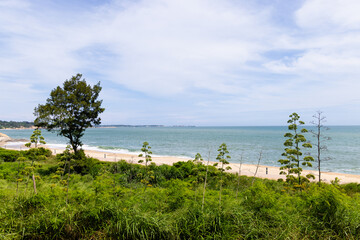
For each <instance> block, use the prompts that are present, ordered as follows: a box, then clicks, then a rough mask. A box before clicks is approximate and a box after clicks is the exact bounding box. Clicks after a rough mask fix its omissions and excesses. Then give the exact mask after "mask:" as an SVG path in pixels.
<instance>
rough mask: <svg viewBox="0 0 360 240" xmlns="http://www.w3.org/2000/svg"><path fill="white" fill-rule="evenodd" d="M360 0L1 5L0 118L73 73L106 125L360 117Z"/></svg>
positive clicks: (19, 1) (12, 115)
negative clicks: (97, 86) (92, 88)
mask: <svg viewBox="0 0 360 240" xmlns="http://www.w3.org/2000/svg"><path fill="white" fill-rule="evenodd" d="M359 11H360V1H358V0H341V1H340V0H293V1H288V0H273V1H266V0H257V1H247V0H206V1H205V0H137V1H127V0H118V1H116V0H114V1H110V0H108V1H100V0H86V1H85V0H82V1H64V0H62V1H60V0H56V1H40V0H31V1H30V0H0V86H1V87H0V109H1V110H0V119H1V120H28V121H32V120H33V119H34V116H33V109H34V107H36V106H37V104H39V103H44V102H45V100H46V98H47V97H48V96H49V93H50V91H51V90H52V89H53V88H55V87H56V86H58V85H62V83H63V81H64V80H66V79H69V78H71V76H73V75H75V74H76V73H82V74H83V77H84V78H85V79H86V80H87V81H88V82H90V83H91V84H94V83H96V82H98V81H101V85H102V87H103V90H102V93H101V98H102V99H103V105H104V107H105V108H106V110H105V112H104V113H103V114H102V122H103V124H164V125H202V126H209V125H210V126H214V125H225V126H239V125H285V124H286V121H287V119H288V115H289V114H291V113H292V112H298V113H299V114H300V115H301V116H302V119H303V120H305V122H309V121H311V120H312V115H313V114H314V113H315V112H316V111H317V110H322V111H323V112H324V114H325V115H326V116H327V119H328V122H327V123H328V124H329V125H358V124H359V123H360V111H359V110H360V97H359V96H360V95H359V89H360V80H359V77H360V15H359V14H358V12H359Z"/></svg>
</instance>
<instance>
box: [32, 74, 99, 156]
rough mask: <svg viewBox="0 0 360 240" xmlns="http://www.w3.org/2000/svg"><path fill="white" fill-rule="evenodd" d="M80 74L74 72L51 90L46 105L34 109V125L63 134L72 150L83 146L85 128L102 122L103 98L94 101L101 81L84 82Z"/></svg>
mask: <svg viewBox="0 0 360 240" xmlns="http://www.w3.org/2000/svg"><path fill="white" fill-rule="evenodd" d="M81 78H82V75H81V74H77V75H76V76H73V77H72V78H71V79H69V80H66V81H65V82H64V86H63V88H61V87H57V88H55V89H54V90H52V91H51V93H50V98H48V99H47V100H46V104H44V105H40V104H39V105H38V107H36V108H35V111H34V115H35V116H36V119H35V121H34V123H35V126H37V127H43V128H46V129H47V130H48V131H52V132H58V135H61V136H64V137H66V138H67V139H68V140H69V143H70V145H71V147H72V149H73V150H74V152H75V153H77V152H78V147H81V146H82V142H81V137H82V136H83V135H84V132H85V130H86V129H87V128H89V127H92V126H94V125H99V124H100V123H101V118H100V117H99V115H100V113H102V112H104V110H105V109H104V108H102V107H101V103H102V100H100V101H99V100H97V98H98V97H99V93H100V91H101V87H100V82H99V83H98V84H96V85H94V86H93V87H91V86H90V85H87V83H86V81H85V79H83V80H81Z"/></svg>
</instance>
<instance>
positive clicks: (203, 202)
mask: <svg viewBox="0 0 360 240" xmlns="http://www.w3.org/2000/svg"><path fill="white" fill-rule="evenodd" d="M209 162H210V150H209V155H208V161H207V164H206V173H205V181H204V192H203V199H202V205H201V211H202V212H204V205H205V192H206V181H207V175H208V171H209Z"/></svg>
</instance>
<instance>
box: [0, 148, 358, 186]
mask: <svg viewBox="0 0 360 240" xmlns="http://www.w3.org/2000/svg"><path fill="white" fill-rule="evenodd" d="M0 146H1V145H0ZM5 146H6V143H5ZM43 147H45V148H47V149H49V150H51V151H52V153H53V154H58V153H61V152H63V151H64V148H54V147H47V146H43ZM6 148H7V149H12V150H20V149H21V150H26V149H28V148H27V147H25V146H24V145H20V146H19V145H17V147H11V146H6ZM84 151H85V154H86V155H87V156H89V157H93V158H96V159H98V160H100V161H106V162H117V161H120V160H125V161H127V162H129V163H135V164H139V163H138V161H139V160H140V159H143V158H140V157H138V155H136V154H131V153H112V152H109V151H101V150H84ZM188 160H193V159H191V158H186V157H175V156H152V162H154V163H155V164H156V165H162V164H167V165H172V164H174V163H176V162H180V161H182V162H186V161H188ZM214 163H216V162H213V161H209V165H213V164H214ZM203 164H204V165H206V164H207V160H204V161H203ZM228 166H230V167H231V168H232V169H231V170H227V171H226V172H229V173H233V174H236V173H239V170H240V175H245V176H248V177H254V175H255V172H256V168H257V165H255V164H245V163H243V164H241V169H240V163H230V164H229V165H228ZM279 172H280V167H274V166H266V165H259V167H258V169H257V172H256V176H255V177H258V178H265V179H271V180H277V179H280V178H281V179H286V176H285V175H279ZM303 174H304V175H307V174H313V175H314V176H315V180H313V181H315V182H317V179H318V176H319V175H318V171H316V170H303ZM335 178H338V179H339V180H340V182H339V183H340V184H345V183H360V175H355V174H347V173H336V172H321V180H322V181H323V182H326V183H331V181H334V180H335Z"/></svg>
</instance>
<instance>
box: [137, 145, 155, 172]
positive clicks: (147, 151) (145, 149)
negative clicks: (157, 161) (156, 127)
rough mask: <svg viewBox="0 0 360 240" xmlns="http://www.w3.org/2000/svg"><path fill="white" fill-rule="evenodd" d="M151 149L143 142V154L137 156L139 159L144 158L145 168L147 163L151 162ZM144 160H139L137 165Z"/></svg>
mask: <svg viewBox="0 0 360 240" xmlns="http://www.w3.org/2000/svg"><path fill="white" fill-rule="evenodd" d="M150 149H151V147H150V146H149V143H148V142H144V143H143V146H142V148H141V151H142V152H143V153H141V154H139V157H145V166H147V164H148V162H151V161H152V158H151V155H150V154H152V152H151V151H150ZM142 162H144V160H139V161H138V163H142Z"/></svg>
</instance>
